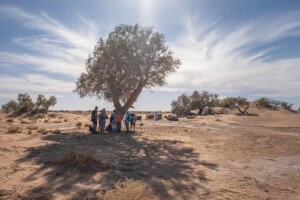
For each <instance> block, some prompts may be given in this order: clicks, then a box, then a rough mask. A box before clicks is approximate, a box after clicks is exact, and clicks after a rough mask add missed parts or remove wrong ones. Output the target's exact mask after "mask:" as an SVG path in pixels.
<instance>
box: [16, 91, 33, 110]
mask: <svg viewBox="0 0 300 200" xmlns="http://www.w3.org/2000/svg"><path fill="white" fill-rule="evenodd" d="M17 100H18V111H19V112H21V113H23V112H30V111H32V110H33V108H34V103H33V102H32V99H31V97H30V95H29V94H27V93H24V94H19V95H18V98H17Z"/></svg>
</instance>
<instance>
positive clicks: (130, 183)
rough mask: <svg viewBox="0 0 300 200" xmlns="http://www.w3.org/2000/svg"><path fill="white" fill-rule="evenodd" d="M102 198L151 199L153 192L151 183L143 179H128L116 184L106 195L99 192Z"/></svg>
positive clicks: (110, 199) (103, 199) (116, 199)
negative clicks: (150, 186)
mask: <svg viewBox="0 0 300 200" xmlns="http://www.w3.org/2000/svg"><path fill="white" fill-rule="evenodd" d="M97 196H98V197H99V198H100V199H102V200H128V199H130V200H131V199H132V200H150V199H153V192H152V191H151V189H150V188H149V185H148V184H146V183H144V182H142V181H135V180H131V179H126V180H125V181H124V182H118V183H116V184H115V189H111V190H108V191H107V192H106V193H105V194H104V195H102V194H99V193H98V194H97Z"/></svg>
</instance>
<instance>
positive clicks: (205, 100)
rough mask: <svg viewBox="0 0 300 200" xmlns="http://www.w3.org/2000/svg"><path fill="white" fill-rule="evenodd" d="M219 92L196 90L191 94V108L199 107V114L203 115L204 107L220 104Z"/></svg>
mask: <svg viewBox="0 0 300 200" xmlns="http://www.w3.org/2000/svg"><path fill="white" fill-rule="evenodd" d="M218 97H219V96H218V95H217V94H213V93H210V92H209V91H203V92H201V93H200V92H198V91H197V90H195V91H194V92H193V94H192V95H191V109H198V115H201V114H202V112H203V110H204V108H205V107H206V106H207V107H213V106H216V105H218V103H219V99H218Z"/></svg>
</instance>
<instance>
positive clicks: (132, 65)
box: [75, 24, 181, 112]
mask: <svg viewBox="0 0 300 200" xmlns="http://www.w3.org/2000/svg"><path fill="white" fill-rule="evenodd" d="M180 64H181V63H180V60H179V59H176V58H174V57H173V53H172V52H171V51H170V50H169V49H168V46H167V45H166V44H165V38H164V35H162V34H159V33H157V32H154V31H153V28H151V27H142V26H139V25H137V24H136V25H134V26H132V25H119V26H117V27H115V29H114V30H113V31H112V32H111V33H110V34H109V36H108V38H107V39H106V40H104V39H102V38H101V39H100V40H99V42H98V43H97V45H96V47H95V49H94V52H93V54H92V55H90V56H89V58H88V59H87V61H86V72H85V73H82V74H81V75H80V77H79V79H78V80H77V82H76V90H75V92H77V93H78V94H79V95H80V97H85V96H97V97H98V98H104V99H105V100H106V101H109V102H112V103H113V104H114V107H115V108H116V109H117V110H118V111H120V112H125V111H126V110H128V109H129V108H130V107H131V106H132V104H133V103H134V102H135V101H136V100H137V98H138V96H139V94H140V93H141V91H142V89H143V88H151V87H153V86H156V85H158V86H162V85H164V84H165V83H166V76H167V75H168V74H170V73H172V72H175V70H176V69H177V68H178V66H179V65H180ZM122 104H123V105H122Z"/></svg>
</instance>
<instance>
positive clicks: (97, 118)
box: [91, 106, 136, 134]
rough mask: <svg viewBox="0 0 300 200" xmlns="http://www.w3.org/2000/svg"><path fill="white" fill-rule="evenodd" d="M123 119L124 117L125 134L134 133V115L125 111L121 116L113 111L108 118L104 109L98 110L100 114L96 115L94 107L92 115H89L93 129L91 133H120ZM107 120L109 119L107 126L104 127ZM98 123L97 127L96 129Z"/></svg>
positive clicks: (96, 111)
mask: <svg viewBox="0 0 300 200" xmlns="http://www.w3.org/2000/svg"><path fill="white" fill-rule="evenodd" d="M123 117H124V123H125V127H126V133H129V131H134V129H135V124H136V114H135V113H131V114H130V113H129V111H127V112H126V113H125V115H124V116H123V115H122V113H121V112H118V111H116V110H114V111H113V112H112V114H111V115H110V117H108V114H107V112H106V110H105V108H103V109H102V110H100V113H99V114H98V107H97V106H96V107H95V109H94V110H93V111H92V115H91V121H92V123H93V127H92V130H91V131H92V133H94V134H96V133H104V132H113V133H121V129H122V120H123ZM108 119H109V124H108V125H107V126H106V120H108ZM98 123H99V126H98V127H97V125H98ZM129 126H130V127H129ZM97 128H98V129H97Z"/></svg>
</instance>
